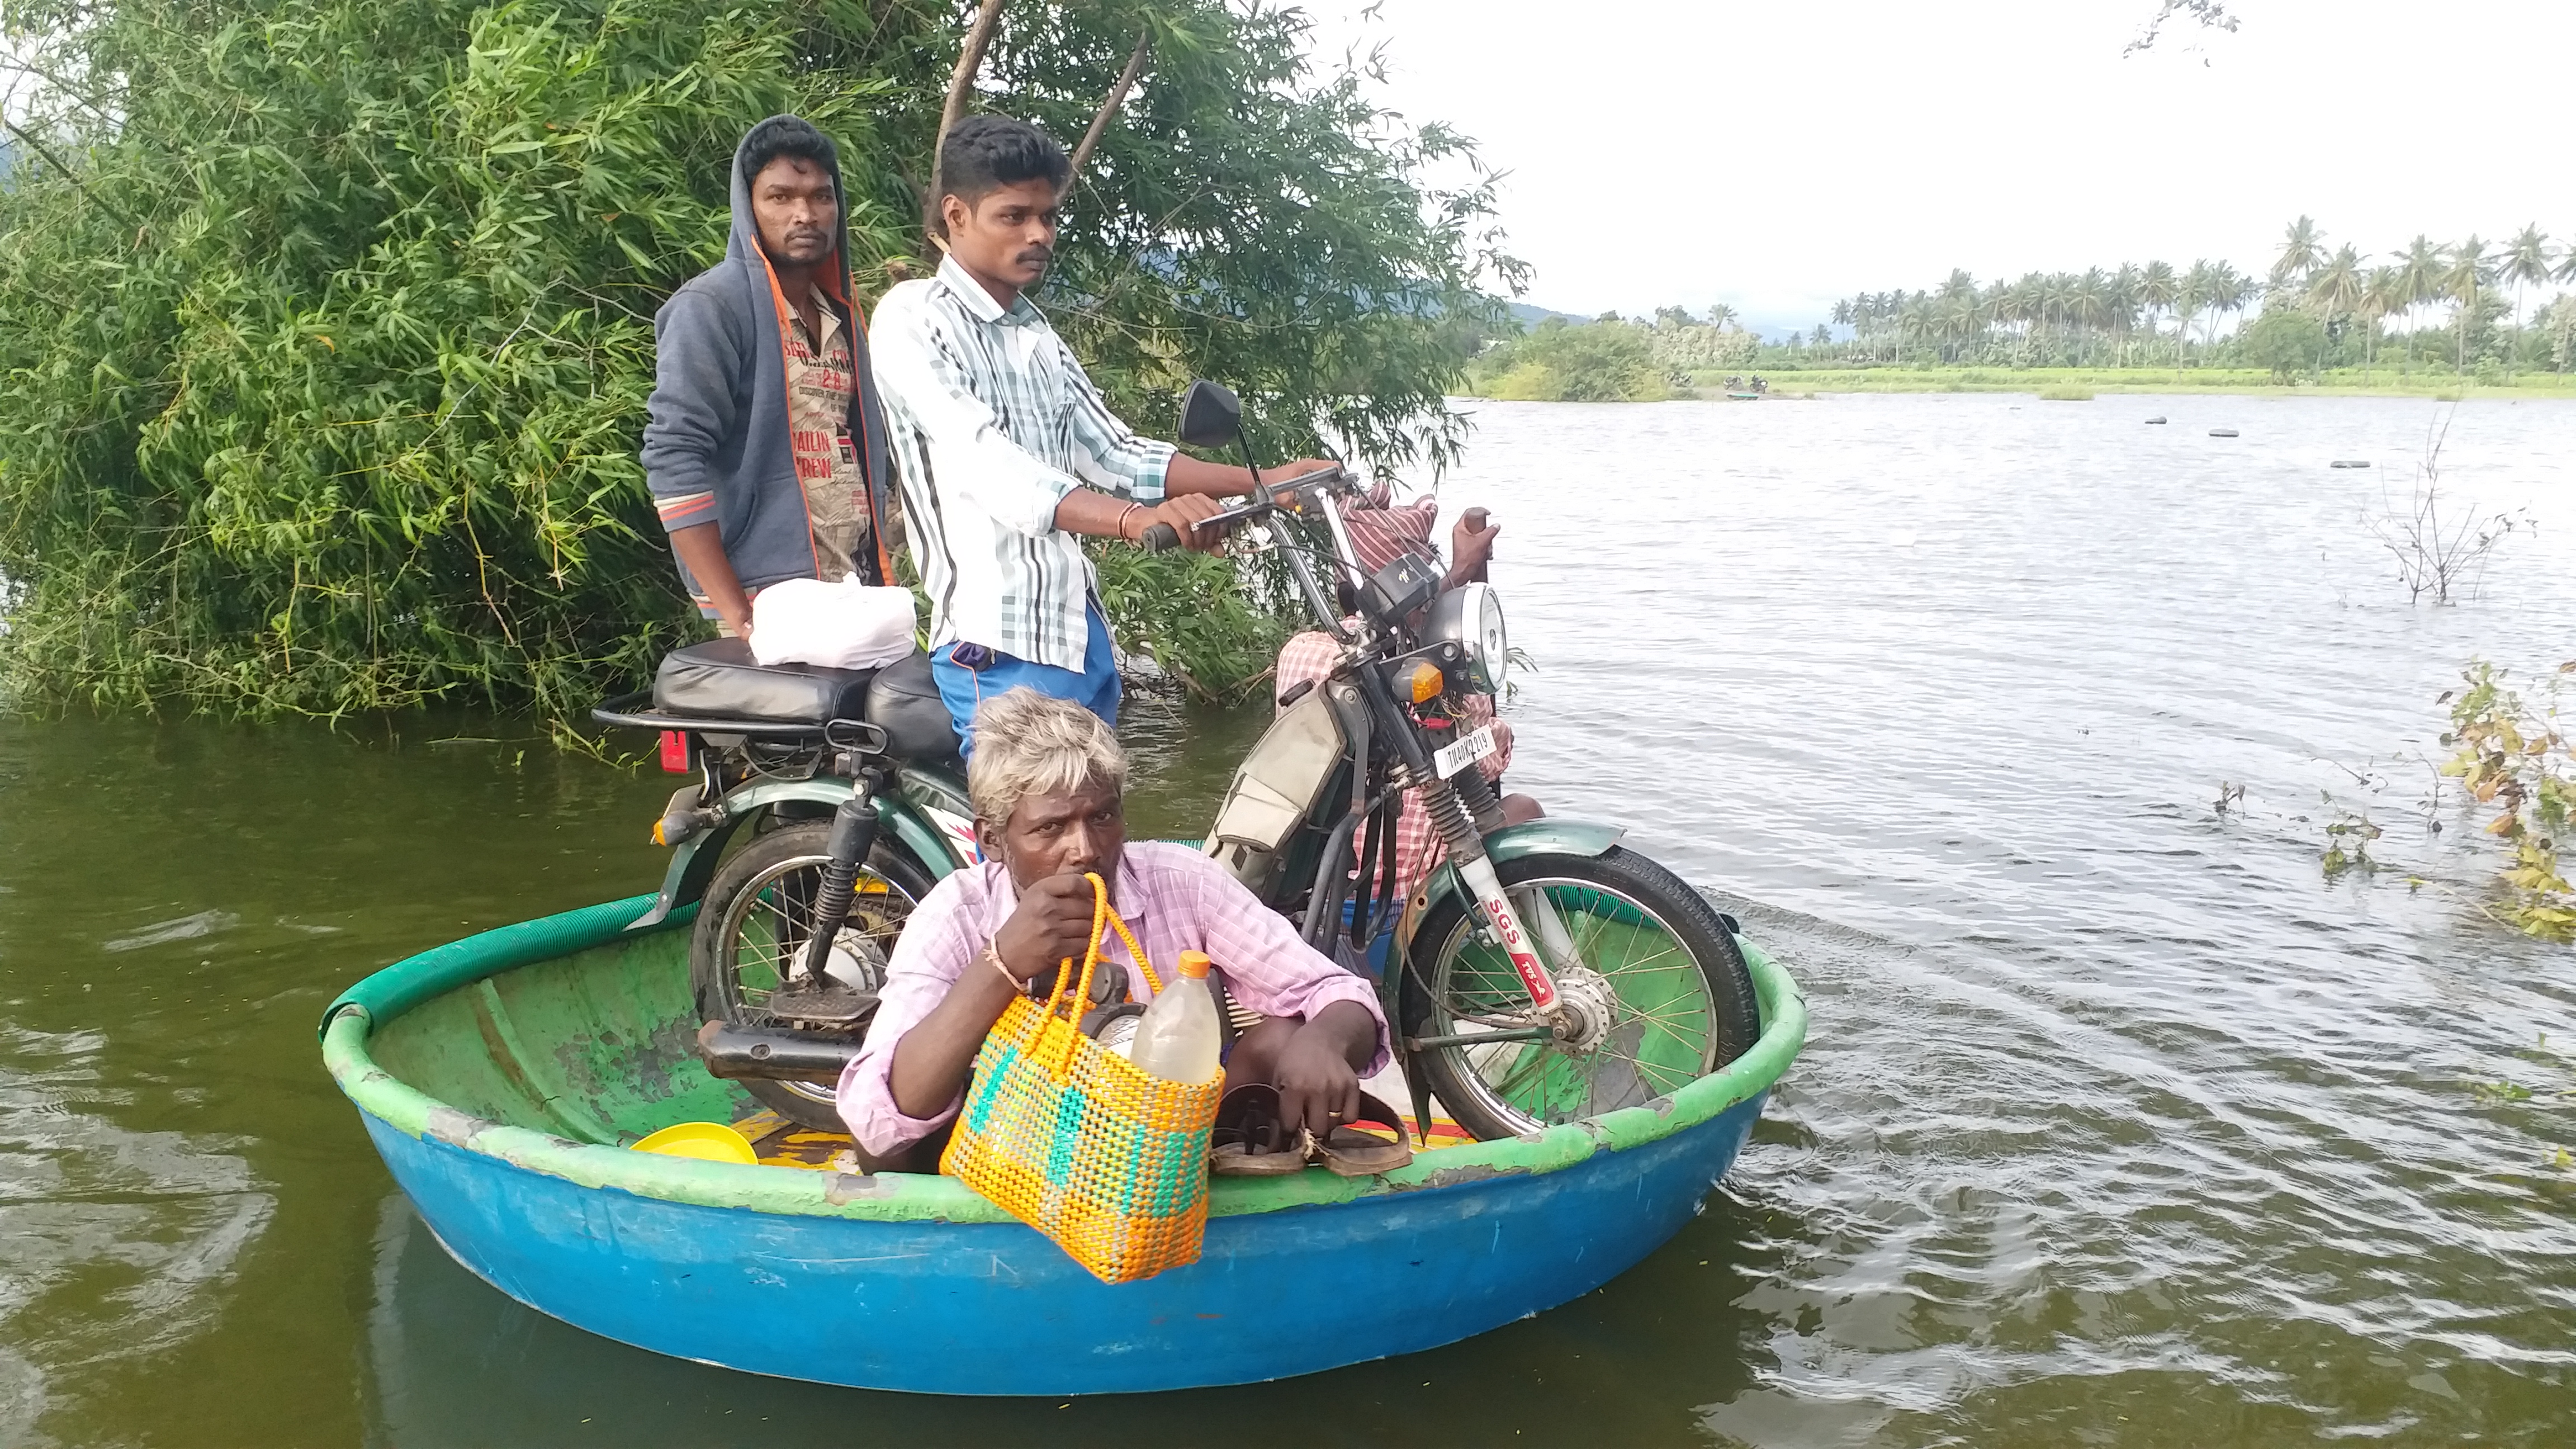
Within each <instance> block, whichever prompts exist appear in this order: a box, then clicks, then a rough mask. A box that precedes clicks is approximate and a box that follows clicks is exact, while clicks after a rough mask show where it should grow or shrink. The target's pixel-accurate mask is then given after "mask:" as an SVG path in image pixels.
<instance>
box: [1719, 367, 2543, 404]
mask: <svg viewBox="0 0 2576 1449" xmlns="http://www.w3.org/2000/svg"><path fill="white" fill-rule="evenodd" d="M1762 377H1763V380H1764V381H1765V382H1768V383H1769V384H1770V385H1771V390H1772V391H1773V392H1775V393H1788V394H1796V393H1810V392H2022V393H2053V394H2061V395H2067V394H2079V393H2087V392H2090V393H2204V392H2226V393H2258V394H2259V393H2277V394H2279V395H2281V396H2284V397H2287V396H2291V395H2293V394H2299V395H2308V396H2323V397H2429V398H2444V399H2449V398H2460V397H2502V398H2570V399H2576V374H2565V373H2554V372H2549V373H2525V374H2522V375H2520V376H2518V377H2516V378H2514V380H2513V381H2512V382H2511V383H2510V384H2507V383H2505V382H2503V381H2501V380H2500V379H2489V380H2485V381H2468V382H2463V381H2462V380H2461V379H2460V378H2458V377H2454V376H2452V375H2450V374H2448V373H2426V372H2418V373H2415V374H2413V375H2412V376H2406V375H2401V374H2399V373H2397V372H2395V371H2393V370H2392V369H2389V368H2385V367H2381V368H2373V369H2371V370H2370V371H2369V372H2368V373H2367V374H2365V373H2364V372H2363V371H2362V369H2360V368H2357V367H2350V368H2330V369H2328V370H2327V371H2325V372H2323V373H2319V374H2316V375H2314V376H2313V377H2302V378H2301V379H2300V380H2299V381H2298V382H2296V383H2293V384H2289V385H2286V386H2285V385H2283V384H2280V383H2276V382H2274V381H2273V380H2272V374H2270V373H2269V372H2266V371H2264V370H2263V369H2261V368H2258V367H2193V368H2186V369H2183V370H2182V371H2179V372H2177V371H2175V370H2174V369H2173V368H2170V367H2029V368H2010V367H1929V368H1920V367H1856V368H1844V369H1818V370H1816V371H1813V372H1805V371H1788V370H1781V371H1772V370H1769V369H1765V370H1764V371H1763V374H1762ZM1725 381H1726V378H1725V376H1724V375H1723V374H1720V373H1693V374H1692V375H1691V382H1692V384H1693V385H1694V386H1695V387H1696V388H1698V389H1699V390H1700V392H1701V393H1702V395H1703V396H1711V397H1714V396H1717V395H1718V394H1719V393H1721V392H1722V391H1723V387H1722V384H1724V382H1725Z"/></svg>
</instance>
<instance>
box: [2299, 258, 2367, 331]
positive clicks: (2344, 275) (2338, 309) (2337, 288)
mask: <svg viewBox="0 0 2576 1449" xmlns="http://www.w3.org/2000/svg"><path fill="white" fill-rule="evenodd" d="M2367 285H2368V283H2367V281H2366V279H2365V277H2364V276H2363V273H2362V266H2361V255H2360V253H2358V252H2355V251H2354V250H2353V249H2352V247H2351V245H2350V244H2349V243H2347V244H2345V245H2344V246H2341V247H2337V248H2336V249H2335V254H2334V255H2333V256H2332V257H2329V258H2328V259H2327V260H2326V262H2325V264H2324V265H2322V266H2320V267H2318V268H2317V270H2316V275H2314V276H2313V277H2311V278H2309V279H2308V305H2309V306H2310V307H2313V308H2315V309H2316V311H2317V314H2318V315H2319V316H2321V317H2322V318H2324V319H2325V323H2326V325H2327V326H2328V327H2332V326H2333V325H2334V321H2335V319H2336V318H2338V317H2349V316H2352V315H2353V314H2354V313H2356V312H2358V311H2360V310H2361V294H2362V292H2363V291H2364V289H2365V288H2366V287H2367Z"/></svg>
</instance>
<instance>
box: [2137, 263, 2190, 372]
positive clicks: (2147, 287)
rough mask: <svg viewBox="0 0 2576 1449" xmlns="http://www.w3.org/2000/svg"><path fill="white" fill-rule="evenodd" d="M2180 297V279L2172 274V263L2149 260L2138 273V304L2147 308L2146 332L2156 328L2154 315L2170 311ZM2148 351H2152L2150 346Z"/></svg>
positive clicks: (2152, 332) (2153, 330) (2150, 333)
mask: <svg viewBox="0 0 2576 1449" xmlns="http://www.w3.org/2000/svg"><path fill="white" fill-rule="evenodd" d="M2181 298H2182V279H2181V278H2180V277H2177V276H2175V275H2174V269H2173V263H2171V262H2149V263H2147V265H2146V267H2145V269H2144V270H2142V271H2140V272H2139V273H2138V305H2140V306H2142V307H2144V308H2146V309H2147V332H2148V333H2149V335H2153V334H2154V332H2155V330H2156V317H2157V316H2158V314H2160V313H2165V312H2170V311H2172V310H2173V308H2174V304H2175V303H2176V302H2178V301H2180V300H2181ZM2148 351H2150V352H2153V351H2154V349H2153V348H2152V347H2150V348H2149V349H2148Z"/></svg>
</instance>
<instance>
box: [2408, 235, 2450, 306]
mask: <svg viewBox="0 0 2576 1449" xmlns="http://www.w3.org/2000/svg"><path fill="white" fill-rule="evenodd" d="M2397 282H2398V290H2399V291H2400V292H2402V293H2403V294H2404V295H2405V298H2406V300H2405V302H2404V303H2402V304H2401V305H2400V306H2399V308H2398V310H2399V311H2402V312H2412V311H2414V310H2415V309H2416V308H2418V307H2421V306H2423V305H2424V304H2425V303H2427V302H2430V301H2432V300H2433V299H2434V298H2436V297H2439V296H2441V295H2442V249H2441V248H2440V247H2437V246H2435V245H2433V239H2432V238H2431V237H2428V236H2426V235H2424V234H2423V233H2422V232H2417V233H2416V234H2415V239H2414V240H2413V241H2411V242H2408V243H2407V244H2406V254H2405V255H2404V256H2401V257H2399V258H2398V259H2397Z"/></svg>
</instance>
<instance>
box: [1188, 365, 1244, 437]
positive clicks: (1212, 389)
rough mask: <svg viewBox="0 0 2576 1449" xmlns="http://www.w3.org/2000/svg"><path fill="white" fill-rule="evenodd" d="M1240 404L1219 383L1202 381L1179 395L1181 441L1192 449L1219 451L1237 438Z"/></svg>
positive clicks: (1232, 391)
mask: <svg viewBox="0 0 2576 1449" xmlns="http://www.w3.org/2000/svg"><path fill="white" fill-rule="evenodd" d="M1242 431H1243V402H1242V400H1241V399H1239V398H1237V397H1236V396H1235V395H1234V390H1233V389H1231V388H1229V387H1227V386H1225V385H1224V384H1223V383H1216V382H1210V381H1208V380H1207V379H1205V378H1201V379H1199V380H1198V381H1197V382H1194V383H1191V384H1190V390H1189V391H1188V392H1185V393H1183V394H1181V441H1182V442H1184V443H1187V444H1189V445H1190V446H1191V447H1193V448H1222V447H1224V446H1225V445H1226V444H1228V443H1231V442H1233V441H1234V440H1235V439H1236V438H1237V437H1239V436H1241V434H1242Z"/></svg>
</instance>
